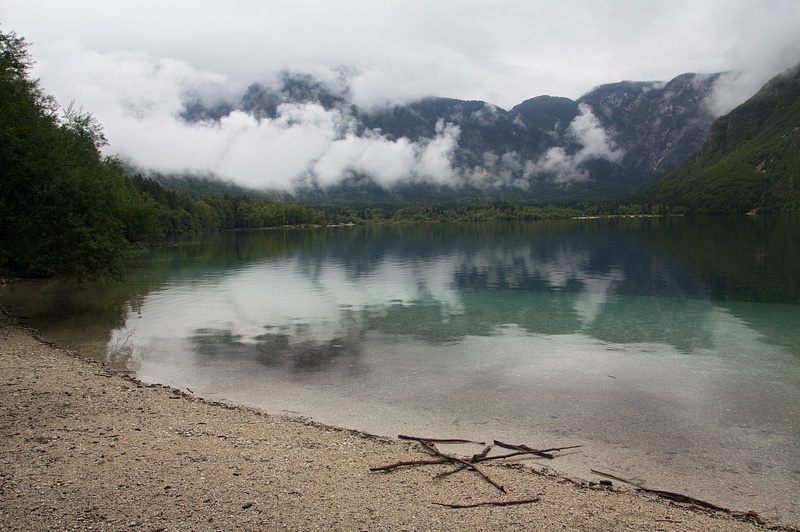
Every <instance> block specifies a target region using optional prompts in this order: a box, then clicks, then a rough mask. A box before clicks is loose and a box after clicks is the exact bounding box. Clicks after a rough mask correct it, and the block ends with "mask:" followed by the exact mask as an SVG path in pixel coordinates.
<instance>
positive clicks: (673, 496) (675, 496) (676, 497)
mask: <svg viewBox="0 0 800 532" xmlns="http://www.w3.org/2000/svg"><path fill="white" fill-rule="evenodd" d="M591 471H592V473H596V474H598V475H603V476H604V477H608V478H613V479H614V480H619V481H620V482H624V483H626V484H630V485H631V486H635V487H636V489H638V490H640V491H644V492H645V493H652V494H653V495H658V496H659V497H663V498H665V499H669V500H671V501H675V502H683V503H688V504H695V505H697V506H702V507H704V508H710V509H711V510H718V511H721V512H730V510H728V509H727V508H723V507H721V506H717V505H716V504H713V503H710V502H708V501H704V500H703V499H696V498H694V497H690V496H689V495H684V494H683V493H675V492H674V491H664V490H655V489H651V488H645V487H644V486H642V485H641V484H637V483H636V482H632V481H630V480H626V479H624V478H621V477H617V476H615V475H612V474H610V473H604V472H602V471H598V470H596V469H592V470H591Z"/></svg>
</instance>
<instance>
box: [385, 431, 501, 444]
mask: <svg viewBox="0 0 800 532" xmlns="http://www.w3.org/2000/svg"><path fill="white" fill-rule="evenodd" d="M397 437H398V438H400V439H401V440H413V441H431V442H434V443H475V444H477V445H486V442H483V441H472V440H462V439H459V438H420V437H419V436H406V435H404V434H398V435H397Z"/></svg>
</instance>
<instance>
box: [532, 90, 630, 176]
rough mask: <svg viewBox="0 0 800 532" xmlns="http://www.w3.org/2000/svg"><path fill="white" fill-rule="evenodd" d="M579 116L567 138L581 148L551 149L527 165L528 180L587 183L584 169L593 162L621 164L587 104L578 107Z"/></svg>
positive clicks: (615, 151) (611, 142)
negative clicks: (540, 178)
mask: <svg viewBox="0 0 800 532" xmlns="http://www.w3.org/2000/svg"><path fill="white" fill-rule="evenodd" d="M579 111H580V113H579V114H578V116H576V117H575V118H574V119H573V120H572V122H571V123H570V125H569V127H568V128H567V133H568V135H569V136H570V137H571V138H572V140H573V141H574V142H575V143H576V144H577V145H578V146H579V148H578V149H577V150H575V151H571V150H567V149H566V148H564V147H562V146H556V147H553V148H550V149H549V150H547V152H545V154H544V155H543V156H542V157H540V158H539V159H537V160H536V161H528V163H527V164H526V168H525V175H526V176H529V177H530V176H537V175H547V176H552V177H553V178H554V179H555V180H556V181H558V182H562V183H563V182H570V181H584V180H586V179H588V172H587V171H586V169H585V168H583V167H582V165H583V164H584V163H586V162H588V161H590V160H596V159H604V160H607V161H610V162H615V163H616V162H620V161H621V160H622V157H623V155H624V152H623V150H622V149H620V148H618V147H617V146H616V144H615V143H614V141H613V140H612V139H611V138H610V137H609V135H608V132H607V131H606V130H605V129H604V128H603V126H602V125H600V121H599V120H598V119H597V117H596V116H595V115H594V113H593V112H592V109H591V107H589V106H588V105H586V104H581V105H580V106H579Z"/></svg>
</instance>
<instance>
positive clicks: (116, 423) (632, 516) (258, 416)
mask: <svg viewBox="0 0 800 532" xmlns="http://www.w3.org/2000/svg"><path fill="white" fill-rule="evenodd" d="M442 450H444V451H446V449H445V448H442ZM427 458H430V456H429V455H428V454H426V453H425V452H424V451H423V450H422V449H421V447H420V446H419V444H418V443H415V442H408V441H401V440H395V439H386V438H378V437H374V436H370V435H366V434H361V433H357V432H354V431H349V430H344V429H337V428H332V427H325V426H321V425H318V424H315V423H312V422H309V421H306V420H302V419H297V418H289V417H283V416H275V415H270V414H267V413H264V412H261V411H258V410H254V409H249V408H239V407H231V406H227V405H222V404H218V403H211V402H208V401H203V400H201V399H198V398H195V397H193V396H191V394H186V393H182V392H179V391H176V390H173V389H171V388H167V387H163V386H153V385H146V384H143V383H141V382H137V381H136V380H134V379H131V378H130V377H128V376H125V375H122V374H118V373H115V372H113V371H111V370H109V369H108V368H107V367H105V366H104V365H102V364H100V363H98V362H95V361H91V360H87V359H84V358H82V357H80V356H79V355H77V354H74V353H70V352H67V351H65V350H63V349H60V348H58V347H56V346H53V345H51V344H48V343H47V342H45V341H43V340H41V339H39V338H38V337H37V335H36V333H35V332H34V331H31V330H28V329H26V328H23V327H21V326H19V325H17V324H15V323H14V322H13V321H12V320H11V319H10V318H9V317H7V316H6V315H0V529H2V530H5V529H8V530H67V529H70V530H71V529H77V530H121V529H128V530H274V529H288V530H317V529H325V530H520V529H526V530H553V529H559V530H698V531H699V530H703V531H705V530H726V531H727V530H756V529H761V528H762V527H760V526H758V525H757V524H755V523H753V522H752V518H748V517H747V516H737V515H736V514H734V513H732V512H725V511H712V510H708V509H703V508H699V507H697V506H695V505H692V504H678V503H674V502H670V501H667V500H664V499H662V498H659V497H656V496H653V495H647V494H641V493H639V492H633V491H631V490H630V489H624V488H623V485H622V484H620V483H618V482H616V481H615V482H614V486H612V487H607V486H599V485H593V486H590V485H589V484H588V483H586V482H582V481H580V480H577V479H571V478H567V477H565V476H562V475H559V474H558V473H556V472H554V471H551V470H548V469H543V468H540V467H537V468H536V469H532V468H531V467H528V466H524V465H520V464H511V465H501V464H497V463H492V464H487V465H483V466H481V469H482V471H484V472H485V473H486V474H487V475H488V476H489V477H490V478H491V479H492V480H493V481H494V482H496V483H498V484H500V485H502V486H503V487H504V489H505V493H502V492H500V491H499V490H498V489H497V488H495V487H493V486H492V485H491V484H489V483H488V482H487V481H486V480H484V479H483V478H482V477H480V476H479V475H478V474H476V473H475V472H474V471H468V470H464V471H460V472H458V473H454V474H449V475H445V476H439V475H440V474H441V473H447V472H450V471H452V469H453V466H452V465H430V466H424V467H423V466H418V467H405V468H399V469H397V470H395V471H392V472H388V473H381V472H373V471H371V470H370V469H371V468H375V467H379V466H384V465H388V464H392V463H395V462H398V461H407V460H422V459H427ZM553 462H557V460H554V461H553ZM554 467H557V464H555V465H554ZM533 500H535V501H536V502H526V503H524V504H517V505H509V506H498V505H481V506H477V507H472V508H450V507H447V506H442V504H445V505H469V504H477V503H485V502H492V503H494V502H508V501H533Z"/></svg>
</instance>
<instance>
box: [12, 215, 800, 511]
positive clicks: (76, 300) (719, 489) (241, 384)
mask: <svg viewBox="0 0 800 532" xmlns="http://www.w3.org/2000/svg"><path fill="white" fill-rule="evenodd" d="M0 304H2V305H4V306H5V307H7V308H8V309H10V310H11V312H13V313H14V314H17V315H18V316H22V317H24V318H23V319H22V320H21V321H23V322H24V323H27V324H29V325H31V326H33V327H36V328H38V329H39V330H40V331H42V332H43V334H44V336H45V337H47V338H48V339H51V340H53V341H55V342H56V343H58V344H60V345H62V346H65V347H68V348H71V349H75V350H77V351H79V352H81V353H83V354H85V355H89V356H94V357H97V358H100V359H102V360H104V361H106V362H107V363H109V364H110V365H112V366H114V367H116V368H118V369H123V370H127V371H131V372H132V373H134V374H135V375H136V376H137V377H138V378H139V379H142V380H144V381H147V382H158V383H164V384H169V385H171V386H174V387H177V388H181V389H184V390H190V391H191V392H192V393H194V394H196V395H198V396H202V397H205V398H208V399H211V400H218V401H226V402H231V403H237V404H245V405H251V406H255V407H260V408H263V409H265V410H267V411H270V412H274V413H284V412H286V413H293V414H299V415H303V416H307V417H310V418H313V419H314V420H317V421H319V422H322V423H326V424H332V425H338V426H344V427H348V428H354V429H359V430H363V431H367V432H371V433H377V434H382V435H391V436H394V435H397V434H399V433H406V434H408V433H411V434H416V435H423V436H430V437H452V438H469V439H476V440H482V441H491V440H493V439H500V440H504V441H509V442H512V443H520V444H527V445H531V446H534V447H540V448H544V447H558V446H569V445H582V446H583V447H582V448H580V449H577V450H575V451H572V452H569V453H564V455H562V456H560V457H558V458H557V459H556V460H552V461H547V462H546V463H545V461H540V462H536V464H541V465H546V466H548V467H551V468H554V469H558V470H561V471H564V472H566V473H568V474H573V475H575V476H578V477H581V478H586V479H594V480H598V479H600V478H601V477H598V476H597V475H594V474H592V473H591V471H590V470H591V469H598V470H602V471H607V472H610V473H613V474H615V475H617V476H620V477H623V478H628V479H632V480H635V481H638V482H641V483H643V484H644V485H646V486H648V487H651V488H658V489H664V490H669V491H677V492H681V493H685V494H687V495H691V496H694V497H698V498H701V499H705V500H707V501H710V502H714V503H716V504H719V505H722V506H727V507H731V508H734V509H737V510H748V509H753V510H756V511H757V512H759V513H760V514H762V515H763V516H764V517H766V518H768V519H772V520H777V521H782V522H788V523H795V524H797V523H800V502H799V501H800V496H798V494H800V223H798V221H797V220H786V219H770V218H767V219H764V218H756V219H751V218H710V219H707V218H702V219H691V218H670V219H610V220H608V219H606V220H570V221H560V222H538V223H526V224H522V223H507V224H504V223H485V224H475V225H471V224H453V225H448V224H426V225H416V224H414V225H399V226H374V227H341V228H328V229H309V230H286V231H283V230H281V231H257V232H236V233H223V234H211V235H200V236H194V237H191V238H182V239H178V240H175V241H173V242H170V243H169V244H168V245H167V246H164V247H161V248H157V249H153V250H149V251H147V252H144V253H142V254H141V256H140V264H139V265H138V267H137V269H136V271H135V272H134V274H133V275H132V277H131V279H129V280H128V281H127V282H125V283H117V284H92V285H84V286H78V287H76V286H74V285H63V284H59V283H55V282H38V283H18V284H16V285H14V286H12V287H11V288H6V289H4V290H3V291H2V292H0ZM476 450H480V449H468V450H466V451H465V452H467V453H471V452H475V451H476ZM376 465H381V464H376Z"/></svg>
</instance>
